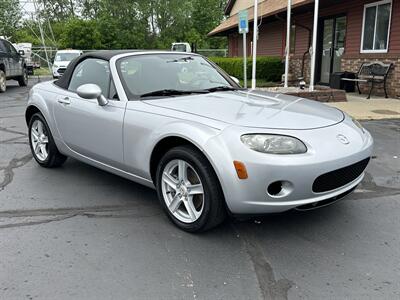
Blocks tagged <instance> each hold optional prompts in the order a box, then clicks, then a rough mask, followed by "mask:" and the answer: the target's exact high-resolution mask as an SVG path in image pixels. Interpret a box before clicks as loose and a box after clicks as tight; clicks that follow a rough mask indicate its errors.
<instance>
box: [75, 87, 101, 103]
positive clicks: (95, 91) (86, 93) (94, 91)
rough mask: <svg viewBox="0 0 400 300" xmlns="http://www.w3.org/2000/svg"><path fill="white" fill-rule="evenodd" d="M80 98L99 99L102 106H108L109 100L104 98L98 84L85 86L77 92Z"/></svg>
mask: <svg viewBox="0 0 400 300" xmlns="http://www.w3.org/2000/svg"><path fill="white" fill-rule="evenodd" d="M76 92H77V93H78V95H79V97H81V98H84V99H97V102H98V103H99V105H100V106H105V105H107V104H108V100H107V99H106V97H104V96H103V94H102V92H101V88H100V87H99V86H98V85H97V84H92V83H88V84H83V85H81V86H80V87H78V89H77V90H76Z"/></svg>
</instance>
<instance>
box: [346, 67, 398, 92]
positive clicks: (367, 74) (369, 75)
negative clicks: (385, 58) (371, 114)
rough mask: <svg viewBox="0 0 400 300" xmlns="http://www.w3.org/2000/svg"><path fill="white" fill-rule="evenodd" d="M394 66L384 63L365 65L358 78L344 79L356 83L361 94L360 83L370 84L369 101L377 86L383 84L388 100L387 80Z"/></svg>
mask: <svg viewBox="0 0 400 300" xmlns="http://www.w3.org/2000/svg"><path fill="white" fill-rule="evenodd" d="M391 67H392V64H384V63H382V62H373V63H363V64H362V65H361V67H360V69H359V70H358V73H357V74H356V78H355V79H352V78H342V80H344V81H355V82H356V85H357V89H358V93H359V94H361V91H360V86H359V84H360V83H369V84H370V86H371V87H370V89H369V94H368V97H367V99H370V97H371V93H372V90H373V89H374V85H375V84H383V89H384V91H385V97H386V98H388V94H387V90H386V79H387V76H388V74H389V71H390V68H391Z"/></svg>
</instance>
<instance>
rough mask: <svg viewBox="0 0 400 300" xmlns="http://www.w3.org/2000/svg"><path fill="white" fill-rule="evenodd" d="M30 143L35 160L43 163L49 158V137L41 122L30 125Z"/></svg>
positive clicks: (36, 121) (37, 121)
mask: <svg viewBox="0 0 400 300" xmlns="http://www.w3.org/2000/svg"><path fill="white" fill-rule="evenodd" d="M31 143H32V149H33V151H34V154H35V156H36V157H37V159H38V160H40V161H45V160H46V159H47V157H48V156H49V137H48V135H47V132H46V128H45V125H44V124H43V122H42V121H41V120H35V121H34V122H33V124H32V127H31Z"/></svg>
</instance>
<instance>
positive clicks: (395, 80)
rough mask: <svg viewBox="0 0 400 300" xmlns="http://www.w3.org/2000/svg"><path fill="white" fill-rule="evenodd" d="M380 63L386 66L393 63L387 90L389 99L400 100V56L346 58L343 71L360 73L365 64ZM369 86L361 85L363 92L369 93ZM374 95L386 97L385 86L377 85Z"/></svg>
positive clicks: (344, 58)
mask: <svg viewBox="0 0 400 300" xmlns="http://www.w3.org/2000/svg"><path fill="white" fill-rule="evenodd" d="M374 61H380V62H383V63H385V64H388V63H392V64H393V66H392V68H391V70H390V71H389V76H388V78H387V82H386V88H387V91H388V94H389V97H394V98H400V55H393V56H391V57H390V56H389V55H387V56H386V57H379V56H377V57H375V58H374V57H372V56H371V54H369V55H368V58H366V57H362V56H350V55H349V56H344V57H343V58H342V63H341V67H342V70H343V71H349V72H355V73H356V72H358V70H359V69H360V66H361V64H362V63H364V62H368V63H369V62H374ZM369 87H370V85H369V84H360V88H361V92H362V93H368V91H369ZM372 94H373V95H379V96H384V91H383V84H377V85H376V86H375V87H374V90H373V91H372Z"/></svg>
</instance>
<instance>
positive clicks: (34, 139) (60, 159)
mask: <svg viewBox="0 0 400 300" xmlns="http://www.w3.org/2000/svg"><path fill="white" fill-rule="evenodd" d="M29 145H30V148H31V152H32V155H33V157H34V158H35V160H36V161H37V163H38V164H39V165H40V166H42V167H44V168H56V167H60V166H62V165H63V164H64V162H65V161H66V160H67V157H66V156H65V155H62V154H61V153H60V152H59V151H58V149H57V146H56V144H55V143H54V139H53V136H52V135H51V132H50V129H49V126H48V125H47V122H46V120H45V119H44V117H43V115H42V114H41V113H36V114H34V115H33V116H32V118H31V119H30V121H29Z"/></svg>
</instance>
